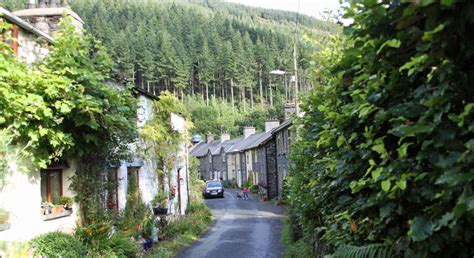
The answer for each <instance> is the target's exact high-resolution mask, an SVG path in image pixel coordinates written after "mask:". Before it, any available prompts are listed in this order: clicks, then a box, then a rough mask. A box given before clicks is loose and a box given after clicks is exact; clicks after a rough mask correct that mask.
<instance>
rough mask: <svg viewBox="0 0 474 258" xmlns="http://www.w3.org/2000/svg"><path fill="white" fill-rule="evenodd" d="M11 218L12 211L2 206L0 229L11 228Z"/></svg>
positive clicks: (0, 210) (0, 209)
mask: <svg viewBox="0 0 474 258" xmlns="http://www.w3.org/2000/svg"><path fill="white" fill-rule="evenodd" d="M9 218H10V213H9V212H8V211H7V210H5V209H2V208H0V231H3V230H6V229H9V228H10V224H9V223H8V219H9Z"/></svg>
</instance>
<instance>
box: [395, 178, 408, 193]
mask: <svg viewBox="0 0 474 258" xmlns="http://www.w3.org/2000/svg"><path fill="white" fill-rule="evenodd" d="M396 185H397V187H398V188H400V189H401V190H405V189H406V188H407V180H405V179H400V180H398V181H397V183H396Z"/></svg>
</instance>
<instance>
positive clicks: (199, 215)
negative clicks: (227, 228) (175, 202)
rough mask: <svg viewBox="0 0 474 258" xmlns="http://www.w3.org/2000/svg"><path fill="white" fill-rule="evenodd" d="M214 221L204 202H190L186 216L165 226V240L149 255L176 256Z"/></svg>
mask: <svg viewBox="0 0 474 258" xmlns="http://www.w3.org/2000/svg"><path fill="white" fill-rule="evenodd" d="M211 222H212V214H211V211H210V210H209V208H207V206H206V205H205V204H204V203H203V202H198V203H194V204H190V205H189V207H188V210H187V214H186V215H185V216H182V217H179V218H177V219H176V220H174V221H171V222H170V223H169V224H168V225H167V226H166V228H165V233H164V235H165V237H164V240H161V241H160V242H159V243H158V246H157V247H154V248H152V249H151V250H150V251H149V252H148V253H147V257H160V258H167V257H174V256H176V255H177V254H178V252H179V251H180V250H181V249H182V248H183V247H186V246H189V245H190V244H191V243H192V242H194V241H195V240H196V239H198V238H199V236H201V235H202V234H203V233H204V232H205V231H206V230H207V227H208V226H209V224H211Z"/></svg>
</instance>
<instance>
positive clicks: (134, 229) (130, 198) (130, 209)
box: [120, 173, 150, 237]
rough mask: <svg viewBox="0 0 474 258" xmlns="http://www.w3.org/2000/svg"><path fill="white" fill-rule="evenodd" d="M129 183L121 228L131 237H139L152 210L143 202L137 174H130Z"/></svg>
mask: <svg viewBox="0 0 474 258" xmlns="http://www.w3.org/2000/svg"><path fill="white" fill-rule="evenodd" d="M127 181H128V185H127V202H126V206H125V209H124V210H123V214H122V218H121V219H120V227H121V229H122V230H123V231H126V232H128V233H129V234H130V235H132V236H136V237H138V236H139V235H140V234H141V232H142V230H143V226H144V223H145V222H146V218H147V217H148V216H149V215H150V210H149V208H148V206H147V205H146V204H145V203H144V202H143V200H142V197H141V193H140V189H139V188H138V184H137V178H136V174H135V173H130V175H129V176H128V180H127Z"/></svg>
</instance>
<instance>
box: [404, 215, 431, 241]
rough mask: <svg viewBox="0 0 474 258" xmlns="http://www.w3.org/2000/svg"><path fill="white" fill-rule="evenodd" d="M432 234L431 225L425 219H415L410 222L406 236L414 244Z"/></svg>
mask: <svg viewBox="0 0 474 258" xmlns="http://www.w3.org/2000/svg"><path fill="white" fill-rule="evenodd" d="M432 233H433V223H432V222H431V221H430V220H429V219H427V218H425V217H415V218H414V219H413V220H412V221H410V231H409V232H408V235H409V236H410V237H411V239H412V240H413V241H415V242H418V241H423V240H425V239H427V238H428V237H429V236H431V234H432Z"/></svg>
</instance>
